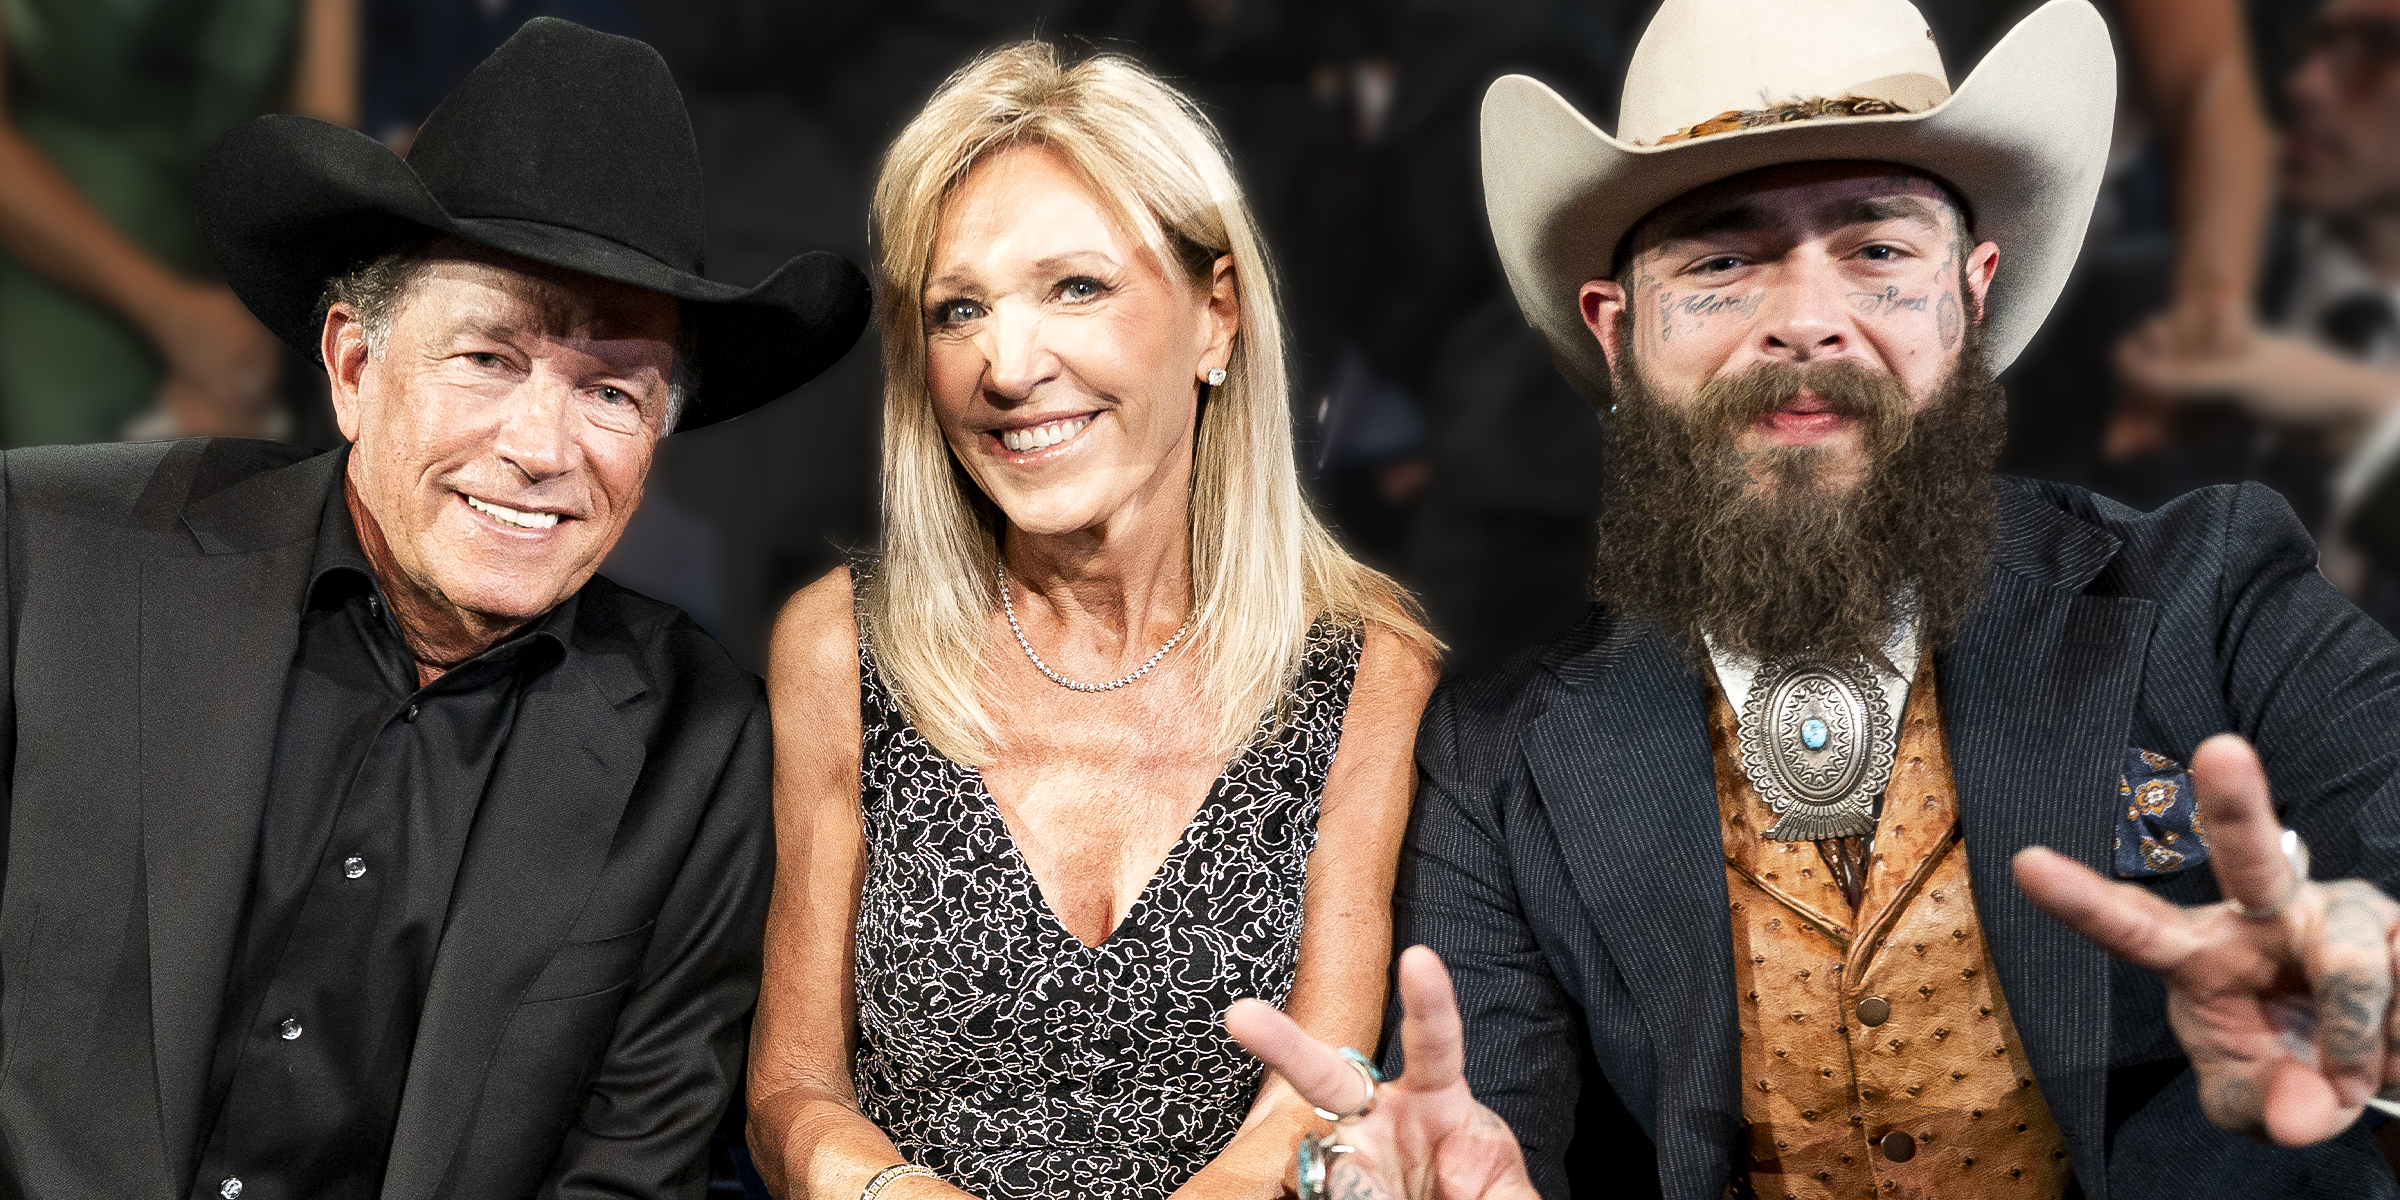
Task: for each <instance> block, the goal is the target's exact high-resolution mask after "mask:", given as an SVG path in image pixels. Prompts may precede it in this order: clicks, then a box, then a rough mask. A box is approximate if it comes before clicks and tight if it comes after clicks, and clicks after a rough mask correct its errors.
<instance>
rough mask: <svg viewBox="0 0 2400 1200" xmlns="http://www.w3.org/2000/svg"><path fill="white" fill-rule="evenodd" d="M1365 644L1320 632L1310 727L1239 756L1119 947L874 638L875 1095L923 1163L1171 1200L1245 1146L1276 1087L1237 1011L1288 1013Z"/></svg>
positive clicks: (865, 961)
mask: <svg viewBox="0 0 2400 1200" xmlns="http://www.w3.org/2000/svg"><path fill="white" fill-rule="evenodd" d="M1359 644H1360V643H1359V633H1358V631H1357V630H1356V629H1354V628H1344V627H1340V626H1336V625H1332V624H1329V623H1327V622H1319V623H1318V624H1317V626H1316V627H1315V628H1314V629H1312V630H1311V631H1310V633H1309V642H1308V653H1307V663H1306V667H1305V669H1304V671H1303V673H1302V676H1301V679H1300V682H1299V685H1298V686H1299V692H1298V695H1296V696H1295V697H1294V703H1293V705H1292V707H1291V714H1292V716H1291V720H1290V721H1289V723H1288V724H1286V725H1285V727H1284V728H1283V729H1281V730H1280V731H1278V732H1277V733H1275V735H1274V736H1272V737H1261V738H1257V739H1254V740H1253V741H1252V743H1251V745H1250V746H1249V747H1248V748H1247V749H1245V750H1243V751H1242V752H1241V753H1240V754H1239V755H1238V756H1236V757H1235V758H1234V760H1233V762H1232V763H1231V764H1230V765H1229V766H1228V767H1227V768H1226V770H1225V773H1224V774H1222V775H1220V776H1218V777H1217V781H1216V783H1215V784H1214V785H1213V786H1212V787H1211V788H1210V790H1209V794H1208V798H1207V799H1206V800H1204V801H1203V802H1202V803H1201V805H1200V811H1199V812H1198V814H1197V815H1195V816H1194V817H1193V818H1192V823H1191V824H1190V825H1189V826H1188V827H1186V828H1185V830H1184V832H1183V836H1182V838H1181V839H1180V840H1178V841H1177V842H1176V843H1175V847H1174V849H1172V850H1170V851H1169V852H1168V853H1167V858H1166V861H1165V862H1164V863H1163V864H1162V865H1161V866H1160V867H1159V870H1158V874H1157V875H1155V876H1154V877H1152V878H1151V880H1150V882H1149V884H1148V885H1147V886H1146V887H1145V888H1144V889H1143V891H1142V893H1141V895H1140V897H1139V898H1138V899H1136V900H1135V901H1134V904H1133V907H1132V908H1131V909H1130V910H1128V911H1127V912H1126V914H1125V916H1124V919H1123V921H1122V922H1121V923H1120V924H1119V925H1118V926H1117V928H1116V930H1115V931H1114V932H1113V933H1111V934H1110V935H1109V938H1108V940H1106V941H1104V942H1102V943H1101V944H1099V945H1098V946H1085V945H1084V944H1083V943H1082V942H1081V941H1078V940H1077V939H1076V938H1075V936H1074V935H1073V934H1071V933H1068V932H1067V929H1066V927H1065V926H1064V925H1062V924H1060V923H1059V921H1058V919H1057V917H1055V916H1053V915H1052V913H1051V911H1050V907H1049V904H1048V903H1047V902H1046V901H1045V900H1044V899H1043V897H1042V894H1041V889H1040V886H1039V885H1038V884H1037V883H1036V882H1035V881H1034V878H1033V873H1032V871H1031V870H1030V869H1029V868H1027V866H1026V865H1025V860H1024V858H1023V856H1022V855H1020V854H1019V853H1018V851H1017V847H1016V843H1015V841H1014V840H1013V839H1012V838H1011V837H1010V835H1009V831H1008V827H1007V825H1006V824H1005V823H1004V822H1003V821H1002V819H1001V816H1000V810H999V808H998V806H997V805H996V804H994V802H993V800H992V797H991V793H990V791H989V790H987V789H986V788H985V787H984V783H983V776H982V774H981V773H980V772H978V771H976V770H975V769H974V768H971V767H965V766H961V765H959V764H958V763H956V762H953V761H951V760H950V759H948V758H945V757H943V756H942V755H941V754H939V753H938V752H936V751H935V750H934V749H933V747H931V746H930V745H928V744H927V743H926V741H925V738H924V736H923V735H921V734H920V733H918V732H917V729H916V727H915V726H914V725H912V724H911V723H910V722H909V721H908V719H907V718H906V717H905V716H903V715H902V714H901V712H900V710H899V706H898V705H896V704H894V703H893V702H892V698H891V695H890V693H889V692H887V691H886V690H885V688H884V687H883V684H882V682H881V680H880V679H878V677H877V675H876V670H875V660H874V652H873V649H872V648H871V647H870V646H869V645H868V644H867V642H866V640H865V639H864V638H863V637H862V638H861V640H860V643H859V660H860V661H859V666H860V671H859V678H860V680H861V685H862V686H861V715H862V716H863V717H864V719H865V726H866V729H865V738H864V740H863V742H862V743H861V746H860V768H861V772H862V778H861V781H860V782H861V786H862V796H863V798H864V806H865V813H866V835H867V873H866V882H865V886H864V888H863V889H862V894H861V898H860V903H859V912H858V931H857V932H858V941H857V951H856V954H857V969H858V1027H859V1039H858V1052H857V1057H856V1060H855V1063H854V1078H855V1080H856V1082H857V1086H858V1094H859V1099H860V1101H861V1102H862V1103H863V1104H864V1106H865V1109H866V1113H867V1116H869V1117H870V1118H872V1119H873V1120H874V1121H875V1123H876V1124H877V1125H879V1126H881V1127H882V1128H883V1130H884V1132H885V1133H887V1134H889V1135H890V1136H891V1138H892V1140H893V1141H894V1142H896V1143H898V1145H899V1147H900V1152H901V1153H902V1154H903V1155H906V1156H907V1157H908V1159H909V1161H911V1162H915V1163H921V1164H923V1165H925V1166H928V1167H931V1168H933V1169H934V1170H935V1171H937V1172H939V1173H940V1174H941V1176H942V1177H943V1178H944V1179H947V1180H949V1181H950V1182H951V1183H954V1184H956V1185H958V1186H959V1187H961V1188H964V1189H965V1190H967V1191H969V1192H972V1193H974V1194H975V1195H978V1196H982V1197H985V1198H986V1200H1029V1198H1032V1197H1093V1198H1095V1200H1137V1198H1139V1200H1156V1198H1158V1197H1163V1196H1165V1195H1167V1194H1168V1193H1169V1192H1172V1191H1174V1190H1175V1189H1176V1188H1177V1187H1179V1186H1181V1185H1182V1183H1183V1182H1184V1181H1185V1180H1186V1179H1189V1178H1191V1176H1192V1175H1193V1173H1194V1172H1197V1171H1198V1170H1199V1169H1200V1168H1201V1167H1203V1166H1206V1165H1207V1164H1208V1161H1209V1160H1210V1159H1211V1158H1213V1157H1215V1156H1216V1154H1217V1152H1218V1151H1220V1150H1222V1149H1223V1148H1224V1147H1225V1144H1226V1143H1227V1142H1229V1141H1231V1140H1232V1138H1233V1135H1234V1133H1235V1131H1236V1130H1238V1129H1239V1128H1240V1127H1241V1123H1242V1119H1243V1118H1244V1117H1245V1116H1246V1115H1248V1113H1249V1111H1250V1104H1251V1101H1252V1100H1253V1099H1254V1098H1255V1097H1256V1096H1257V1094H1258V1087H1259V1080H1260V1079H1261V1077H1262V1074H1263V1069H1262V1068H1261V1067H1260V1066H1259V1064H1258V1062H1257V1061H1256V1060H1255V1059H1252V1058H1251V1057H1250V1056H1249V1055H1248V1054H1246V1053H1244V1052H1243V1050H1242V1048H1241V1047H1240V1046H1239V1045H1237V1044H1236V1043H1235V1042H1234V1041H1233V1039H1232V1038H1230V1037H1228V1036H1227V1035H1226V1033H1225V1026H1224V1021H1223V1019H1222V1018H1223V1014H1224V1012H1225V1009H1226V1007H1227V1006H1229V1005H1231V1004H1232V1003H1233V1002H1234V1001H1236V1000H1239V999H1241V998H1243V997H1245V996H1256V997H1259V998H1260V999H1264V1000H1267V1001H1270V1002H1273V1003H1276V1004H1281V1003H1283V1002H1284V1000H1285V999H1286V998H1288V997H1289V996H1290V995H1291V990H1292V976H1293V972H1294V970H1295V967H1296V964H1297V961H1298V957H1299V950H1300V921H1301V899H1302V893H1303V891H1304V890H1305V888H1306V885H1307V873H1308V872H1307V868H1308V855H1309V852H1310V851H1311V850H1313V849H1314V848H1315V847H1316V842H1317V806H1318V802H1319V800H1320V799H1321V797H1322V795H1323V792H1324V787H1325V773H1326V770H1327V768H1329V767H1330V766H1331V765H1332V763H1333V754H1334V749H1335V746H1336V743H1337V742H1338V741H1339V739H1340V736H1341V727H1342V714H1343V712H1344V710H1346V709H1347V708H1348V707H1349V703H1350V688H1351V684H1352V682H1353V680H1354V678H1355V677H1356V674H1357V670H1358V654H1359Z"/></svg>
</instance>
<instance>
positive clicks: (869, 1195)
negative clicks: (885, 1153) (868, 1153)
mask: <svg viewBox="0 0 2400 1200" xmlns="http://www.w3.org/2000/svg"><path fill="white" fill-rule="evenodd" d="M932 1174H933V1169H932V1168H931V1167H920V1166H918V1165H917V1164H915V1163H893V1164H892V1165H891V1166H888V1167H885V1168H884V1169H882V1170H880V1171H877V1172H875V1178H873V1179H870V1180H868V1181H867V1190H865V1191H863V1192H860V1193H859V1194H858V1200H875V1198H876V1197H877V1196H880V1195H882V1194H883V1189H885V1188H888V1187H890V1186H892V1185H893V1184H895V1183H898V1182H900V1181H901V1180H903V1179H906V1178H908V1177H909V1176H911V1175H932Z"/></svg>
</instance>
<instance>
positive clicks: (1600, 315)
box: [1575, 279, 1625, 371]
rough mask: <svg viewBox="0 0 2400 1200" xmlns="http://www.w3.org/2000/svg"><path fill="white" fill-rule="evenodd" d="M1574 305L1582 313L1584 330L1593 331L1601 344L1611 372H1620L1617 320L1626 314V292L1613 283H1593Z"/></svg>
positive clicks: (1587, 285) (1604, 280) (1585, 289)
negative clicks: (1618, 366)
mask: <svg viewBox="0 0 2400 1200" xmlns="http://www.w3.org/2000/svg"><path fill="white" fill-rule="evenodd" d="M1575 301H1576V303H1577V304H1578V305H1580V306H1581V307H1582V309H1583V327H1584V328H1586V329H1589V330H1591V331H1592V337H1593V338H1595V339H1596V340H1598V341H1599V343H1600V352H1601V353H1602V354H1605V355H1607V356H1608V369H1609V370H1611V371H1614V370H1616V369H1617V349H1618V347H1617V332H1618V330H1619V329H1620V328H1622V327H1621V326H1620V325H1618V323H1617V320H1618V318H1619V317H1622V316H1623V315H1624V314H1625V289H1624V287H1623V286H1622V285H1620V284H1618V283H1617V281H1615V280H1613V279H1594V280H1592V281H1590V282H1588V283H1586V284H1584V285H1583V290H1581V291H1579V292H1577V293H1575Z"/></svg>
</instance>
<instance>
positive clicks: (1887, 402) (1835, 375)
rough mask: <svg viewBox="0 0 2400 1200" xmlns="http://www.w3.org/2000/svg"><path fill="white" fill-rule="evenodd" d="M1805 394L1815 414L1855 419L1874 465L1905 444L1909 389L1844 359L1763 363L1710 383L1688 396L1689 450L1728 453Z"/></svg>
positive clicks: (1912, 414) (1910, 411)
mask: <svg viewBox="0 0 2400 1200" xmlns="http://www.w3.org/2000/svg"><path fill="white" fill-rule="evenodd" d="M1804 392H1805V393H1808V394H1810V395H1812V396H1814V397H1815V398H1816V400H1817V405H1816V406H1815V410H1816V411H1819V412H1827V413H1832V414H1834V415H1836V416H1841V417H1847V418H1850V419H1852V420H1855V421H1857V422H1858V423H1859V426H1860V430H1861V433H1862V438H1861V441H1862V444H1863V446H1864V448H1865V449H1866V452H1867V454H1868V456H1869V457H1871V458H1873V459H1875V460H1876V461H1882V460H1885V459H1889V458H1890V457H1891V456H1893V455H1894V454H1897V453H1899V452H1900V451H1901V449H1903V448H1904V447H1906V446H1907V444H1908V436H1909V429H1910V427H1911V426H1912V425H1914V424H1915V422H1914V420H1913V418H1914V417H1915V415H1916V412H1915V408H1916V406H1915V404H1914V403H1912V402H1911V401H1910V399H1909V395H1908V389H1907V388H1905V387H1903V386H1901V383H1900V381H1899V380H1898V379H1897V378H1895V377H1893V376H1892V375H1890V374H1888V373H1885V372H1881V371H1875V370H1871V369H1869V368H1867V367H1866V366H1864V365H1862V364H1860V363H1856V362H1852V361H1849V360H1846V359H1845V360H1835V361H1830V362H1809V363H1766V364H1762V365H1760V366H1756V367H1752V368H1751V369H1749V370H1747V371H1743V372H1740V373H1738V374H1730V375H1719V376H1716V377H1714V378H1712V379H1710V380H1709V381H1708V382H1706V383H1704V384H1702V385H1700V388H1699V390H1698V391H1697V392H1695V393H1693V396H1692V405H1691V409H1690V415H1689V417H1688V420H1689V422H1690V427H1691V436H1692V443H1693V448H1694V449H1695V450H1701V451H1723V450H1727V449H1730V448H1731V447H1732V446H1733V444H1734V439H1736V438H1738V437H1740V436H1741V434H1742V431H1744V430H1746V429H1748V428H1750V427H1751V426H1752V425H1754V424H1756V423H1758V422H1759V421H1762V420H1765V419H1766V418H1768V417H1771V416H1773V415H1775V414H1776V413H1778V412H1782V411H1783V410H1784V409H1786V408H1788V407H1790V406H1791V405H1792V404H1793V403H1795V402H1796V401H1798V400H1799V398H1800V396H1801V394H1802V393H1804Z"/></svg>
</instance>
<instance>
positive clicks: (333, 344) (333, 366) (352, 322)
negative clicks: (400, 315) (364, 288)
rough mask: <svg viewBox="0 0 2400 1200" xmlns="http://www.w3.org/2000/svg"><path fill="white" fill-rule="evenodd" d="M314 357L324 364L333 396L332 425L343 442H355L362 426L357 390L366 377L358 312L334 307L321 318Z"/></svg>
mask: <svg viewBox="0 0 2400 1200" xmlns="http://www.w3.org/2000/svg"><path fill="white" fill-rule="evenodd" d="M317 354H318V355H319V356H320V357H322V358H323V359H324V360H325V382H326V384H327V385H328V389H329V390H330V391H331V392H332V393H333V421H334V424H335V425H336V426H337V427H339V428H340V429H341V431H342V438H343V440H345V441H350V442H356V441H357V440H358V430H359V426H360V425H361V423H362V416H363V414H362V413H361V411H360V409H361V404H362V402H361V401H360V399H359V389H360V387H361V385H362V384H363V383H364V382H365V380H366V375H367V357H368V356H367V327H366V326H365V325H363V324H360V323H359V319H358V310H356V309H354V308H351V307H350V306H349V305H347V304H336V305H334V306H333V307H332V309H330V310H328V311H327V312H326V314H325V328H324V330H323V331H322V332H321V333H320V334H319V335H318V339H317Z"/></svg>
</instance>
